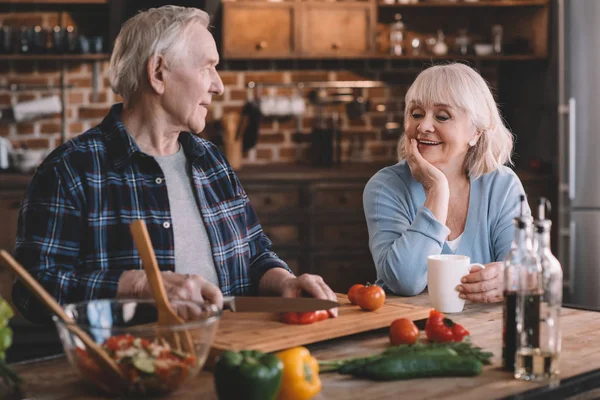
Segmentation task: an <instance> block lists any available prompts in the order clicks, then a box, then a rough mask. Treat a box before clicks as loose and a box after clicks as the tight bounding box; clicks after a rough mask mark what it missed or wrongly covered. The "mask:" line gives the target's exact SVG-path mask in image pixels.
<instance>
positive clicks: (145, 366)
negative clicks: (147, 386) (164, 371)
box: [133, 357, 156, 374]
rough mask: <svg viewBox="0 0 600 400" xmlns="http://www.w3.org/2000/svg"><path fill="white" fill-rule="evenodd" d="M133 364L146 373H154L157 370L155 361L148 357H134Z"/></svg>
mask: <svg viewBox="0 0 600 400" xmlns="http://www.w3.org/2000/svg"><path fill="white" fill-rule="evenodd" d="M133 366H134V367H136V368H137V369H138V370H140V371H142V372H144V373H146V374H153V373H154V371H155V370H156V368H155V366H154V361H153V360H152V359H151V358H148V357H135V358H134V359H133Z"/></svg>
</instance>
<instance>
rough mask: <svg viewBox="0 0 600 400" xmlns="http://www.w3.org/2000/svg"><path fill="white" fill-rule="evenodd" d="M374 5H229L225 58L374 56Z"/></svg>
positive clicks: (225, 6)
mask: <svg viewBox="0 0 600 400" xmlns="http://www.w3.org/2000/svg"><path fill="white" fill-rule="evenodd" d="M375 22H376V7H375V3H373V2H364V1H363V2H344V3H338V2H333V3H332V2H325V3H324V2H312V1H308V2H299V1H289V2H281V3H269V2H264V3H263V2H249V3H245V2H225V3H223V31H222V36H223V43H222V48H223V57H224V58H225V59H253V58H287V57H290V56H291V57H352V56H362V55H364V54H366V53H369V52H371V51H373V37H374V36H373V32H374V26H375Z"/></svg>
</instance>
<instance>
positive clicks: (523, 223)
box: [515, 194, 533, 229]
mask: <svg viewBox="0 0 600 400" xmlns="http://www.w3.org/2000/svg"><path fill="white" fill-rule="evenodd" d="M519 201H520V202H521V211H520V213H519V216H518V217H517V218H515V227H516V228H517V229H527V228H528V227H530V226H531V224H532V222H533V218H532V217H531V215H526V212H527V201H526V200H525V195H524V194H522V195H520V196H519Z"/></svg>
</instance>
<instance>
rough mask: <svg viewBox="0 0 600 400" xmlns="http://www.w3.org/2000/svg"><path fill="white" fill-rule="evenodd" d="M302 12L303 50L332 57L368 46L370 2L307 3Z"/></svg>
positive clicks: (362, 50) (371, 17)
mask: <svg viewBox="0 0 600 400" xmlns="http://www.w3.org/2000/svg"><path fill="white" fill-rule="evenodd" d="M373 4H374V3H373ZM302 15H303V23H302V26H301V31H302V52H303V53H304V54H310V55H327V56H328V57H336V56H338V55H348V56H349V55H360V54H365V53H367V52H369V51H371V50H372V35H371V32H372V31H373V26H374V21H375V20H374V15H375V11H374V9H373V7H372V5H371V4H369V3H362V4H361V3H349V2H344V3H326V2H325V3H308V4H305V5H304V8H303V14H302Z"/></svg>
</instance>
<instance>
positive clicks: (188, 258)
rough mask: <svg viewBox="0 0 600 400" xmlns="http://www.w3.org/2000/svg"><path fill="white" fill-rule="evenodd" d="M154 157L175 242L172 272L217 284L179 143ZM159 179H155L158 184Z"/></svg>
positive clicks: (189, 173)
mask: <svg viewBox="0 0 600 400" xmlns="http://www.w3.org/2000/svg"><path fill="white" fill-rule="evenodd" d="M154 159H155V160H156V162H158V165H160V168H161V169H162V171H163V173H164V174H165V178H164V182H165V184H166V185H167V195H168V198H169V209H170V211H171V218H172V225H173V234H174V235H173V236H174V241H175V272H177V273H180V274H198V275H201V276H202V277H203V278H204V279H206V280H207V281H209V282H212V283H214V284H215V285H217V286H218V285H219V278H218V276H217V271H216V269H215V264H214V261H213V254H212V249H211V245H210V240H209V238H208V233H207V232H206V227H205V226H204V220H203V219H202V214H200V208H199V207H198V203H197V201H196V196H195V195H194V191H193V189H192V185H193V183H192V180H191V170H190V166H189V164H188V163H187V160H186V158H185V153H184V152H183V148H182V147H181V146H180V147H179V151H177V153H175V154H172V155H170V156H154ZM162 182H163V180H162V179H160V178H157V179H156V183H157V184H161V183H162ZM165 224H166V225H163V226H164V227H165V228H167V229H168V228H169V227H170V226H171V224H169V223H168V222H165Z"/></svg>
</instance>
